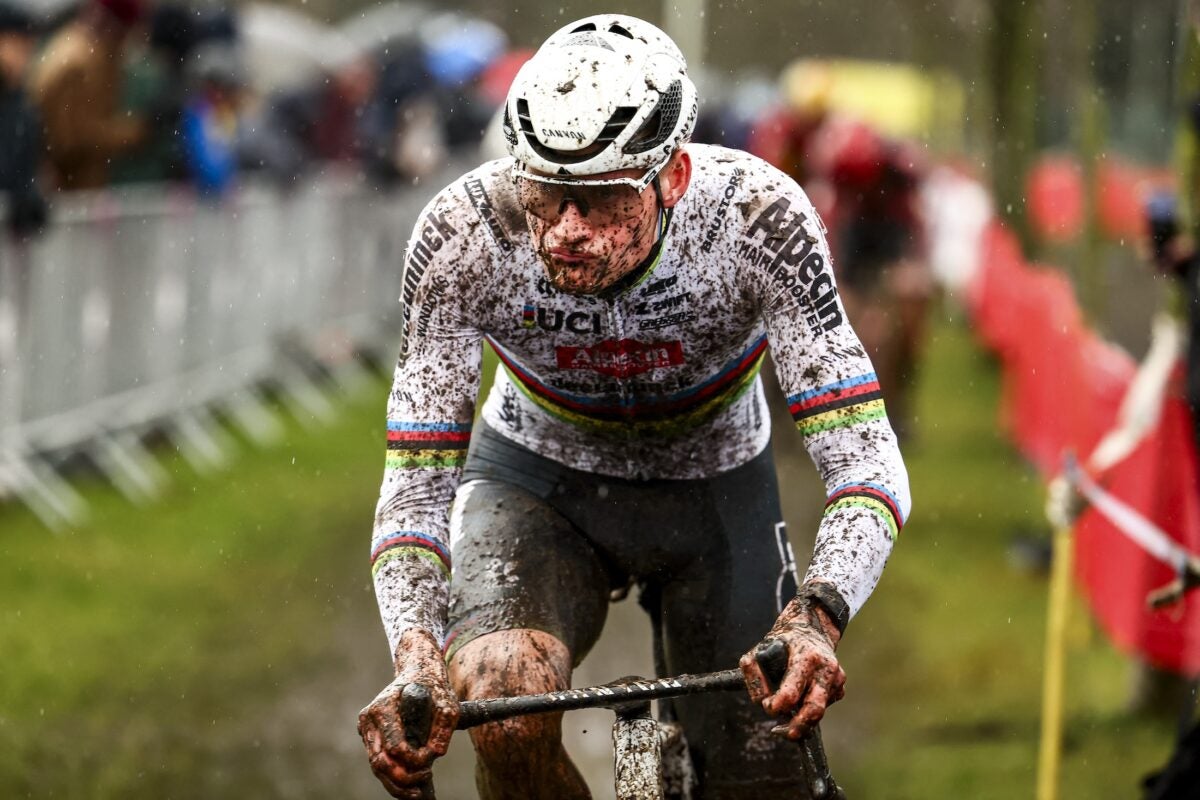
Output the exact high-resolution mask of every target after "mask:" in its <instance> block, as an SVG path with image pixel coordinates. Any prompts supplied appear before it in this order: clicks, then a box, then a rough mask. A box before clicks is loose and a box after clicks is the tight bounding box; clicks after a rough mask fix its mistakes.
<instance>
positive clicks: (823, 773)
mask: <svg viewBox="0 0 1200 800" xmlns="http://www.w3.org/2000/svg"><path fill="white" fill-rule="evenodd" d="M754 660H755V661H757V662H758V666H759V668H760V669H761V670H762V671H763V675H764V676H765V677H766V679H767V683H768V684H769V686H768V687H767V688H769V689H770V690H771V691H775V690H776V689H778V688H779V684H780V683H782V682H783V677H784V675H786V674H787V666H788V651H787V645H786V644H784V643H783V642H782V641H781V640H779V639H771V640H770V641H768V642H765V643H764V644H762V645H761V646H759V648H758V649H757V650H755V651H754ZM797 744H798V745H799V746H800V752H801V754H802V759H801V760H802V762H803V766H804V772H805V776H806V778H807V781H808V788H809V793H810V794H811V796H812V797H813V798H814V800H845V797H846V795H845V793H844V792H843V791H842V788H841V787H840V786H838V785H837V782H836V781H834V779H833V775H832V774H831V773H830V772H829V762H828V761H827V760H826V758H825V746H824V744H823V743H822V742H821V733H820V729H819V728H817V727H815V726H814V727H813V729H812V730H810V731H809V732H808V733H806V734H804V736H803V737H802V738H801V739H800V741H798V742H797Z"/></svg>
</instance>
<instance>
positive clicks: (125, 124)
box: [30, 0, 149, 189]
mask: <svg viewBox="0 0 1200 800" xmlns="http://www.w3.org/2000/svg"><path fill="white" fill-rule="evenodd" d="M142 10H143V9H142V4H141V0H87V1H86V2H85V3H84V5H83V6H82V7H81V8H80V10H79V12H78V14H77V15H76V17H75V18H74V20H72V21H71V22H70V23H68V24H67V25H65V26H64V27H63V28H62V29H61V30H60V31H59V32H58V33H57V34H56V35H55V36H54V38H53V39H51V40H50V43H49V44H48V45H47V47H46V50H45V52H44V53H43V54H42V56H41V58H40V60H39V62H38V64H37V66H36V68H35V70H34V74H33V76H32V79H31V84H30V85H31V91H32V95H33V99H34V101H35V102H36V103H37V105H38V108H39V109H40V110H41V113H42V119H43V122H44V125H45V135H46V154H47V159H48V162H49V167H50V176H51V179H52V180H53V182H54V185H55V186H56V187H57V188H59V189H95V188H99V187H102V186H104V185H105V184H106V183H108V179H109V165H110V164H111V162H112V159H113V158H115V157H116V156H118V155H120V154H122V153H125V152H128V151H130V150H132V149H133V148H135V147H137V146H139V145H140V144H142V143H143V142H144V141H145V140H146V138H147V134H148V132H149V126H148V124H147V122H146V120H145V119H143V118H138V117H132V116H126V115H122V114H120V113H118V103H119V100H120V91H121V78H122V67H123V65H124V55H125V44H126V41H127V40H128V37H129V34H130V31H132V30H133V28H134V27H135V26H136V25H137V23H138V21H139V20H140V19H141V16H142Z"/></svg>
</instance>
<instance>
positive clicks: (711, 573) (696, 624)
mask: <svg viewBox="0 0 1200 800" xmlns="http://www.w3.org/2000/svg"><path fill="white" fill-rule="evenodd" d="M451 528H452V533H451V539H452V547H453V563H454V572H453V576H452V579H451V590H450V619H449V627H448V632H447V658H450V657H452V656H453V655H454V653H455V652H457V650H458V649H459V648H460V647H462V645H464V644H465V643H467V642H469V641H471V640H473V639H475V638H477V637H479V636H482V635H485V634H488V633H493V632H496V631H501V630H510V629H519V628H524V629H534V630H539V631H544V632H546V633H549V634H551V635H552V636H554V637H556V638H558V639H559V640H560V641H562V642H563V643H564V644H565V645H566V646H567V648H568V650H569V651H570V653H571V658H572V661H573V663H574V664H575V665H578V664H579V662H580V661H582V660H583V657H584V656H585V655H586V654H587V652H588V651H589V650H590V649H591V647H592V646H593V645H594V644H595V642H596V640H597V639H598V638H599V636H600V631H601V628H602V627H603V625H604V619H605V616H606V614H607V610H608V602H609V593H610V591H611V590H612V589H613V588H615V587H620V586H625V585H627V583H628V582H629V581H630V580H631V579H632V580H634V581H637V582H638V583H639V584H640V585H641V588H642V592H643V599H644V600H645V599H646V598H650V599H651V600H652V601H653V600H658V602H659V603H660V608H661V618H662V633H663V641H664V655H665V662H666V663H665V668H666V670H667V672H668V673H669V674H673V675H674V674H680V673H685V672H686V673H694V672H711V671H715V670H722V669H730V668H733V667H736V665H737V662H738V659H739V658H740V657H741V655H742V654H743V653H745V652H746V651H748V650H749V649H750V648H751V647H753V646H754V645H755V644H756V643H757V642H758V641H759V640H760V639H762V637H763V636H764V634H766V632H767V630H768V629H769V628H770V627H771V625H772V624H773V623H774V621H775V618H776V617H777V616H778V614H779V611H780V609H781V608H782V607H783V605H784V604H786V603H787V601H788V600H789V599H790V598H792V597H793V596H794V595H795V593H796V575H795V565H794V562H793V559H792V556H791V548H790V546H789V545H788V541H787V535H786V532H785V530H784V524H783V522H782V514H781V513H780V509H779V497H778V486H777V480H776V477H775V468H774V464H773V462H772V458H771V452H770V448H769V447H768V448H767V450H765V451H764V452H763V453H761V454H759V455H758V456H757V457H755V458H754V459H752V460H751V461H749V462H748V463H746V464H744V465H742V466H740V467H737V468H735V469H732V470H730V471H728V472H724V473H721V474H719V475H717V476H715V477H712V478H707V479H702V480H647V481H631V480H623V479H619V478H610V477H606V476H601V475H595V474H591V473H586V472H581V471H579V470H573V469H570V468H568V467H565V466H563V465H561V464H559V463H557V462H555V461H551V460H550V459H547V458H545V457H542V456H540V455H538V454H536V453H533V452H532V451H530V450H528V449H526V448H524V447H521V446H520V445H518V444H516V443H514V442H512V441H511V440H509V439H507V438H505V437H503V436H501V435H500V434H498V433H496V432H495V431H494V430H492V429H490V428H488V427H487V426H486V425H483V424H480V425H477V426H476V428H475V432H474V434H473V435H472V437H471V447H470V452H469V455H468V457H467V464H466V470H465V473H464V476H463V483H462V485H461V487H460V489H459V493H458V496H457V498H456V500H455V504H454V509H453V512H452V521H451ZM675 708H676V712H677V716H678V718H679V719H680V721H681V722H682V723H683V725H684V730H685V733H686V736H687V738H688V743H689V746H690V748H691V751H692V757H693V761H694V763H695V766H696V769H697V773H698V775H699V776H700V778H701V787H702V788H701V795H702V796H703V797H704V798H707V800H712V798H718V797H722V798H723V797H744V796H748V794H747V793H748V792H749V791H751V790H763V789H774V788H780V789H787V790H788V791H789V792H792V793H790V794H788V795H786V796H789V797H804V796H806V795H804V794H803V789H802V783H803V782H802V774H803V773H802V771H801V767H800V764H799V760H798V756H799V753H798V750H797V746H796V745H795V744H794V743H791V742H787V741H785V740H782V739H780V738H778V737H774V736H771V735H770V734H769V733H768V732H769V730H770V728H771V727H772V726H773V725H774V724H775V723H774V721H772V720H771V719H769V718H767V717H766V715H765V714H764V713H763V712H762V710H761V709H760V708H758V707H756V706H754V705H753V704H752V703H751V702H750V700H749V697H748V696H747V695H746V694H744V693H733V692H728V693H717V694H708V695H700V696H696V697H693V698H688V699H687V700H684V701H681V702H678V703H676V704H675Z"/></svg>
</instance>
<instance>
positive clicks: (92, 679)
mask: <svg viewBox="0 0 1200 800" xmlns="http://www.w3.org/2000/svg"><path fill="white" fill-rule="evenodd" d="M383 397H384V392H383V390H382V389H379V390H378V391H377V392H375V395H374V397H372V398H371V399H370V400H360V401H358V402H354V403H352V404H350V405H348V406H346V407H344V408H342V409H341V412H340V415H339V419H338V421H337V422H336V423H335V424H333V425H332V426H329V427H312V428H308V429H305V428H303V427H301V426H299V425H295V424H293V425H292V426H291V427H290V430H289V432H288V435H287V438H286V440H285V441H284V442H282V443H281V444H279V445H277V446H276V447H274V448H273V449H271V450H269V451H266V452H263V451H253V450H246V451H244V452H243V453H242V454H241V456H240V458H239V460H238V462H237V464H236V466H235V467H234V468H233V469H232V470H231V471H230V472H228V473H224V474H222V475H219V476H216V477H213V478H200V477H198V476H196V475H195V474H193V473H192V472H191V471H190V470H189V469H188V468H187V467H186V466H185V465H184V464H182V463H181V462H179V461H178V460H172V461H170V462H169V463H168V468H169V469H170V471H171V472H172V473H173V477H174V481H173V485H172V487H171V488H170V490H169V491H168V493H167V495H166V496H165V497H164V498H163V500H162V501H161V502H160V503H157V504H155V505H152V506H149V507H146V508H133V507H131V506H130V505H129V504H128V503H127V502H126V501H125V500H124V499H122V498H120V497H118V496H117V495H116V494H115V493H114V492H113V491H112V490H111V489H108V488H107V487H105V486H103V485H99V484H98V483H93V484H92V485H89V486H87V487H85V495H86V496H87V498H88V500H89V503H90V504H91V507H92V515H91V520H90V521H89V523H88V524H86V525H85V526H82V527H80V528H78V529H75V530H71V531H68V532H66V533H63V534H59V535H55V534H51V533H49V532H48V531H46V530H45V529H43V528H41V527H40V526H39V525H38V524H37V522H36V521H35V520H34V519H32V517H31V516H30V515H29V514H28V513H26V512H24V511H23V510H21V509H20V508H18V507H15V506H12V505H9V506H5V507H2V508H0V531H3V532H2V533H0V654H2V658H3V662H2V663H3V668H2V669H0V797H22V796H26V795H27V794H31V795H32V796H35V797H41V796H71V797H85V796H86V797H92V796H95V797H128V796H134V795H136V796H143V797H165V796H172V795H173V796H212V795H211V794H210V793H207V792H204V791H201V790H199V789H197V788H196V787H192V788H191V789H190V790H189V789H188V788H187V787H188V782H186V781H185V782H183V784H182V785H181V784H180V782H179V779H180V777H181V776H187V775H189V773H199V772H200V771H201V769H202V766H201V763H200V759H202V758H204V756H205V752H204V751H205V749H206V748H208V747H209V745H208V744H205V745H203V746H197V741H198V739H203V737H204V736H205V733H204V731H205V730H207V729H210V728H224V729H230V728H233V727H237V726H239V725H240V724H242V720H243V719H244V718H245V717H246V716H247V714H248V710H249V709H251V708H253V707H255V706H256V704H257V705H265V704H266V703H269V701H270V699H271V698H272V697H274V696H275V695H277V694H279V692H280V691H281V689H282V687H285V686H286V685H287V684H289V683H290V682H293V681H295V680H297V679H298V678H299V677H300V676H303V675H305V674H306V673H307V672H309V671H311V670H312V669H315V668H317V667H318V666H319V664H320V661H321V660H322V658H323V657H324V654H323V648H326V647H328V646H329V641H330V639H331V635H330V628H331V625H332V621H333V619H334V617H335V615H336V611H337V609H338V608H339V607H340V606H341V605H342V604H343V603H344V601H345V597H346V595H347V594H349V593H354V592H359V591H363V590H364V589H365V588H366V586H367V583H368V581H369V578H368V572H367V566H366V559H367V549H368V542H369V535H370V534H369V532H370V525H371V513H372V509H373V505H374V497H375V494H376V493H377V491H378V485H379V477H380V475H381V474H382V448H381V446H380V443H381V442H383V440H384V436H383V409H382V399H383ZM356 568H357V574H358V575H359V576H361V580H360V582H359V583H357V584H348V583H347V582H346V581H345V580H344V578H345V576H346V575H347V574H355V570H356ZM335 576H336V577H335ZM334 580H336V581H338V583H333V582H332V581H334ZM374 644H375V646H376V647H378V648H379V649H381V650H382V649H384V648H383V644H382V634H380V641H379V642H377V643H374ZM368 699H369V698H368ZM251 771H252V770H251ZM197 777H199V775H197ZM210 777H211V776H210ZM243 777H244V776H243ZM206 780H207V779H206ZM196 783H197V785H210V784H207V783H205V781H197V782H196ZM241 785H242V786H243V787H244V788H246V789H247V790H250V789H252V786H251V785H250V784H247V783H242V784H241ZM249 793H250V794H254V792H253V791H250V792H249Z"/></svg>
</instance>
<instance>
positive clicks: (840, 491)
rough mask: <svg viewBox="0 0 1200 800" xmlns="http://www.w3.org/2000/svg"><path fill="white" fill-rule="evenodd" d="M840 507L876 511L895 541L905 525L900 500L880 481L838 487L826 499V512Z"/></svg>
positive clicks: (845, 484) (846, 484)
mask: <svg viewBox="0 0 1200 800" xmlns="http://www.w3.org/2000/svg"><path fill="white" fill-rule="evenodd" d="M839 508H865V509H867V510H868V511H874V512H875V513H876V514H878V515H879V516H881V517H883V520H884V522H886V523H887V526H888V531H889V532H890V533H891V536H892V541H893V542H894V541H896V536H898V535H899V533H900V529H901V528H903V527H904V516H903V515H902V514H901V513H900V501H899V500H897V499H896V496H895V495H894V494H892V493H891V492H890V491H888V489H887V488H886V487H884V486H881V485H880V484H878V483H844V484H842V485H841V486H839V487H837V488H836V489H834V490H833V491H832V492H831V493H830V495H829V499H828V500H826V501H825V513H826V514H829V513H830V512H833V511H837V510H838V509H839Z"/></svg>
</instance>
